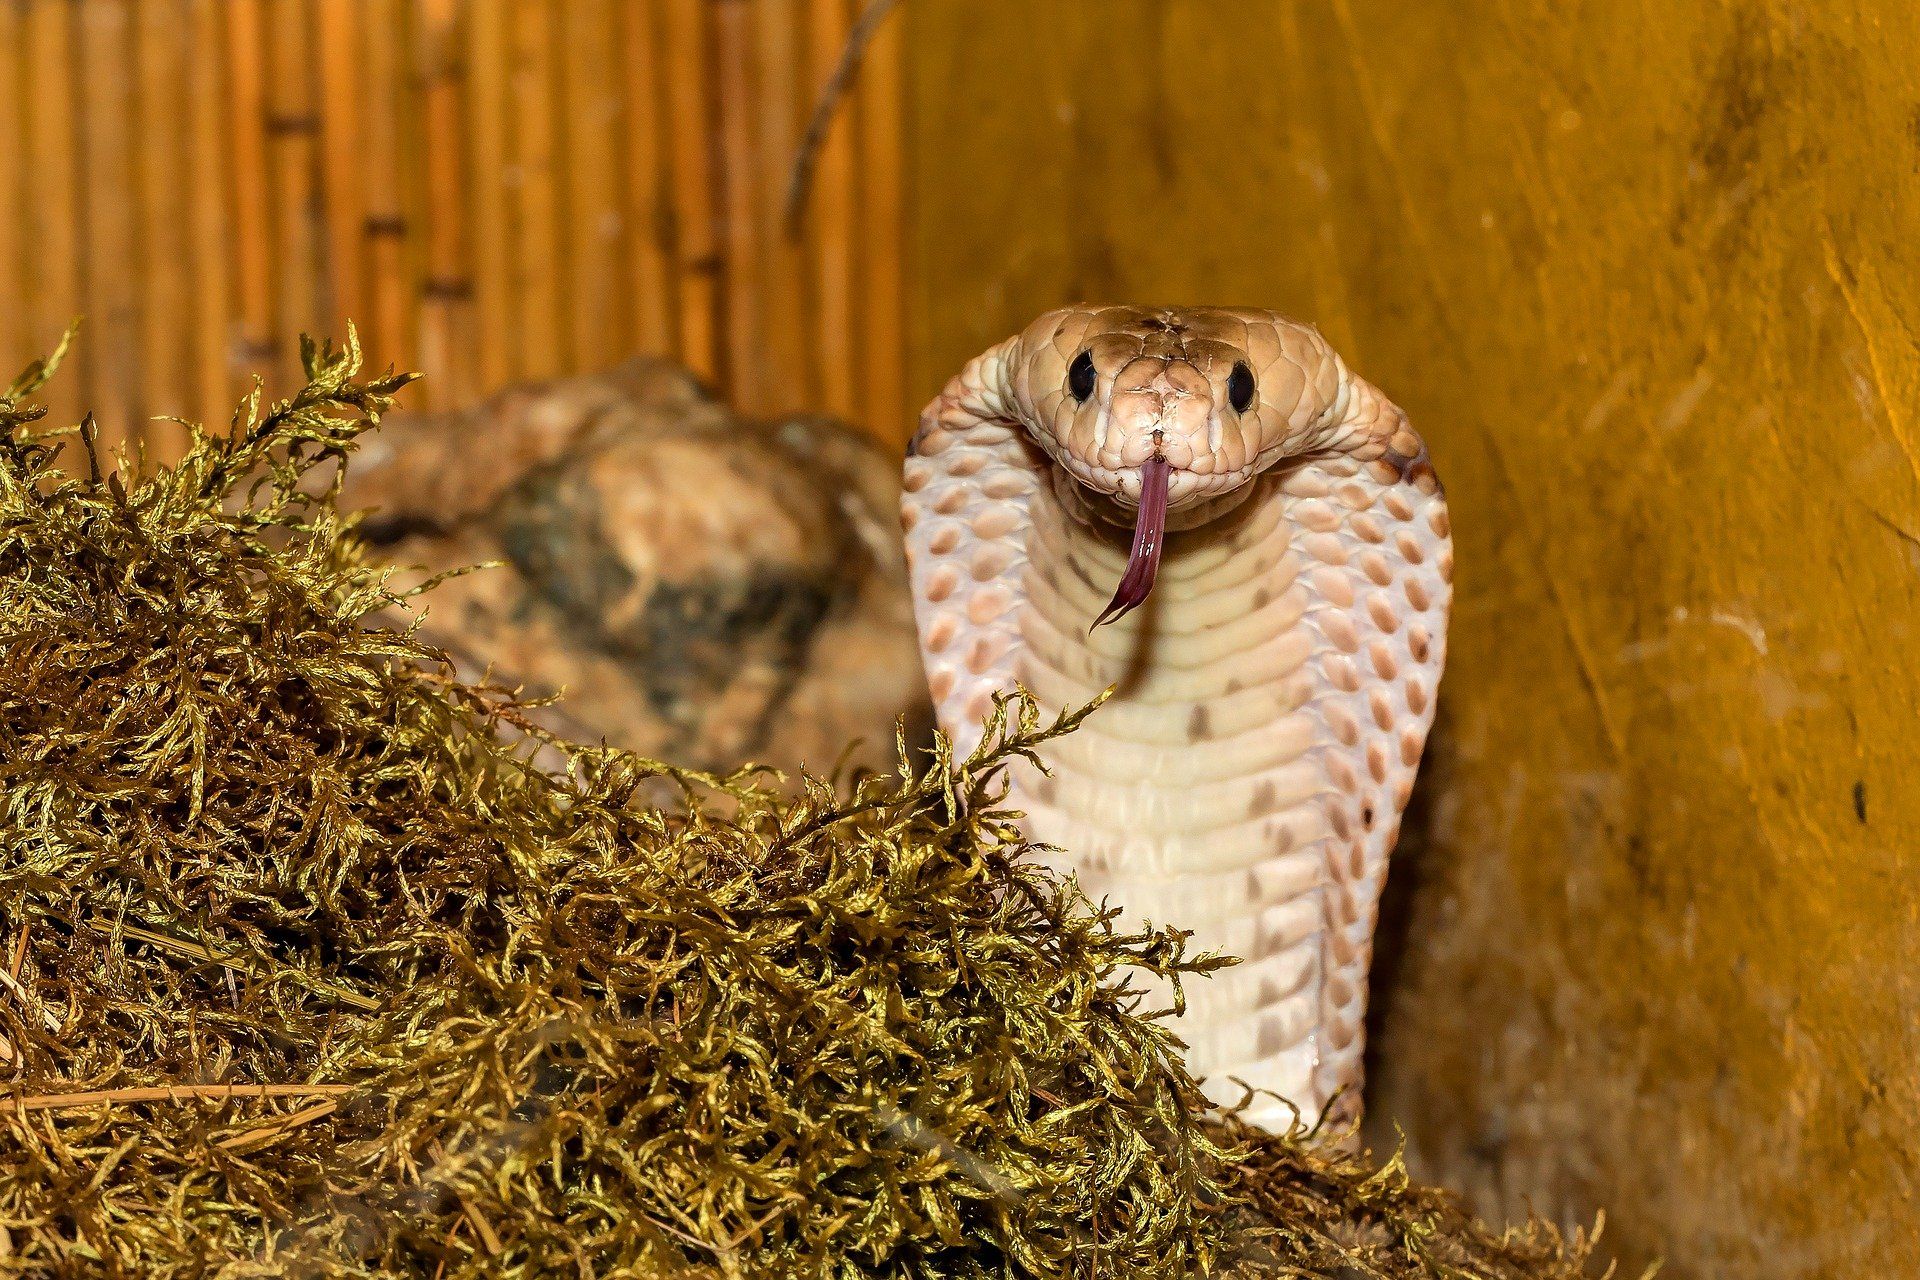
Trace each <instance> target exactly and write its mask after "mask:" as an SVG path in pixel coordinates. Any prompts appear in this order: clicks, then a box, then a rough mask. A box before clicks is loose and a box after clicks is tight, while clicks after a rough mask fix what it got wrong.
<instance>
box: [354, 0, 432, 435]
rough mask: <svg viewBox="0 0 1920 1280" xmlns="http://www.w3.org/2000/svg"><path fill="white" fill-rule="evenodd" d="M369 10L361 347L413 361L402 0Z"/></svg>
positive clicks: (375, 361) (407, 364)
mask: <svg viewBox="0 0 1920 1280" xmlns="http://www.w3.org/2000/svg"><path fill="white" fill-rule="evenodd" d="M366 12H367V19H368V20H367V28H366V39H365V41H364V42H363V43H362V45H361V58H362V60H363V61H362V66H363V67H364V74H365V76H366V90H365V101H366V113H365V117H364V119H365V122H366V139H367V150H366V157H365V162H366V174H367V184H366V193H367V220H366V224H365V228H364V230H365V235H366V262H367V280H368V296H367V303H368V326H367V327H368V331H369V334H368V338H367V341H366V348H367V354H368V358H369V359H368V363H369V364H371V365H372V366H373V367H374V368H381V367H383V366H385V365H388V364H392V365H395V366H397V367H399V368H403V369H413V368H417V367H418V364H419V355H418V346H417V331H416V329H415V327H414V317H415V306H416V304H417V302H418V296H417V294H416V293H415V291H414V288H413V285H412V281H411V278H410V275H409V266H410V261H411V258H412V252H411V251H412V245H411V243H410V242H411V241H412V240H413V239H414V237H415V236H416V235H417V234H418V228H416V227H414V226H413V225H412V224H411V223H410V222H409V221H408V219H407V210H406V203H405V196H404V193H403V191H402V186H401V184H402V183H403V181H404V177H403V174H402V170H401V164H402V156H403V154H404V143H403V140H402V130H403V129H404V128H405V123H404V122H405V121H406V119H407V107H408V103H407V100H406V99H407V94H406V85H405V75H406V73H405V70H404V65H403V61H402V58H401V54H400V51H401V48H402V43H401V42H402V40H403V39H404V35H403V33H404V31H405V21H406V20H405V15H404V14H403V13H402V11H401V6H400V0H368V4H367V11H366ZM423 399H425V397H423Z"/></svg>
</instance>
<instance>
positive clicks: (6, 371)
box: [0, 4, 37, 378]
mask: <svg viewBox="0 0 1920 1280" xmlns="http://www.w3.org/2000/svg"><path fill="white" fill-rule="evenodd" d="M22 8H23V7H22V6H20V5H11V4H9V5H0V298H6V299H8V303H7V305H5V306H0V377H7V378H10V377H12V376H13V373H14V371H15V370H18V369H21V368H24V367H25V366H26V364H27V362H28V361H29V360H31V359H33V358H34V356H35V354H37V353H35V352H34V351H32V350H31V347H32V338H31V337H30V336H29V317H28V310H27V306H26V305H25V304H26V300H27V299H28V298H29V297H31V296H32V294H31V292H30V286H29V284H28V281H27V272H26V265H27V264H26V261H25V258H24V257H23V255H22V249H23V246H24V241H25V239H26V236H25V227H24V223H25V220H26V216H27V211H26V208H25V207H24V206H23V205H22V204H21V194H20V189H21V175H22V174H24V173H25V172H26V164H25V156H26V154H27V151H26V127H27V125H26V118H25V113H24V112H23V111H22V110H21V97H22V94H23V92H24V90H25V88H26V68H25V66H24V62H25V57H26V36H25V25H26V24H25V22H24V21H23V13H22Z"/></svg>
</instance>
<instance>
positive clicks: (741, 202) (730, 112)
mask: <svg viewBox="0 0 1920 1280" xmlns="http://www.w3.org/2000/svg"><path fill="white" fill-rule="evenodd" d="M713 22H714V27H713V36H714V47H715V59H714V61H715V78H716V83H717V85H718V88H719V94H718V97H719V102H718V108H719V111H718V116H719V118H718V122H717V132H716V140H717V142H718V147H717V151H718V154H719V157H720V163H719V166H718V172H717V175H716V176H717V179H718V182H719V188H720V196H719V201H720V218H721V222H720V225H721V240H722V243H723V245H724V246H725V248H724V252H723V254H722V268H723V269H722V272H721V277H720V286H721V290H722V298H723V302H722V306H721V315H722V316H723V318H724V323H725V326H726V333H725V343H726V349H727V353H728V355H727V361H726V367H727V369H728V371H729V385H728V391H729V392H730V397H731V399H732V401H733V404H734V405H735V407H736V408H739V409H741V410H743V411H745V412H747V413H750V414H755V415H759V414H763V413H765V412H766V409H767V400H768V396H769V392H768V386H767V373H768V370H767V366H766V363H765V360H764V358H763V357H764V352H765V347H766V340H765V333H764V328H763V326H764V321H763V319H762V315H761V299H762V298H763V297H764V295H765V292H766V281H765V278H764V276H763V275H762V267H763V266H764V260H763V254H762V252H761V248H760V239H761V232H762V230H763V224H762V223H761V220H760V217H759V206H760V205H761V204H762V203H764V200H763V197H762V196H761V193H760V189H759V179H760V176H761V175H760V171H759V156H758V151H759V148H758V146H757V143H758V136H757V130H756V128H755V126H756V125H757V124H758V120H757V119H756V115H757V113H756V111H755V110H754V98H755V94H756V92H757V90H758V87H759V79H760V75H759V66H758V62H759V50H758V48H757V47H756V46H755V43H754V34H755V33H754V28H753V15H752V13H751V12H750V11H749V4H748V0H719V3H718V4H716V5H715V6H714V9H713Z"/></svg>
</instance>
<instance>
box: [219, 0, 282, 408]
mask: <svg viewBox="0 0 1920 1280" xmlns="http://www.w3.org/2000/svg"><path fill="white" fill-rule="evenodd" d="M264 3H265V0H229V2H228V4H227V6H226V15H227V83H228V87H229V89H230V91H231V95H232V102H231V106H230V107H229V111H230V113H231V115H230V125H229V127H230V129H231V136H230V139H229V145H230V147H231V160H232V169H231V170H230V176H231V180H232V182H233V238H234V246H233V247H234V255H235V260H234V265H235V268H236V275H237V278H238V285H239V303H240V350H239V355H240V359H241V362H242V364H243V366H244V367H246V368H248V369H250V370H251V371H254V372H258V373H261V374H263V375H264V374H268V373H269V372H274V371H273V370H272V368H271V366H272V364H273V362H274V357H275V355H276V353H277V351H278V344H277V342H276V338H277V337H278V335H277V334H276V333H275V331H274V327H273V318H274V305H273V294H274V290H273V286H274V279H273V223H272V208H271V206H270V204H269V203H268V194H267V191H268V188H267V87H266V68H265V65H264V62H263V58H264V57H265V48H264V44H265V37H264V34H263V31H262V23H263V21H264V14H265V9H264Z"/></svg>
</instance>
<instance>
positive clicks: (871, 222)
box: [0, 0, 905, 453]
mask: <svg viewBox="0 0 1920 1280" xmlns="http://www.w3.org/2000/svg"><path fill="white" fill-rule="evenodd" d="M859 8H860V0H0V300H4V303H3V304H0V366H4V367H5V368H7V369H9V370H11V369H12V368H14V367H17V366H18V365H20V364H23V363H24V362H25V361H26V360H27V359H28V358H29V357H30V356H31V355H33V354H36V353H39V352H41V351H43V350H44V349H45V348H47V347H48V346H49V345H50V344H51V343H52V342H53V341H54V340H55V338H56V337H57V336H58V334H59V333H60V331H61V329H62V328H63V327H64V326H65V325H66V323H67V322H68V320H69V319H70V318H71V317H74V316H77V315H84V317H85V323H84V327H83V330H82V340H81V342H80V344H79V346H78V348H77V353H76V356H75V358H74V361H73V364H72V365H70V366H69V371H68V374H67V376H65V377H63V378H61V379H60V380H59V382H58V383H57V384H56V386H55V389H54V393H53V399H54V402H55V408H56V410H57V411H58V412H59V413H60V414H61V415H62V416H63V417H64V418H68V419H71V418H72V417H73V416H75V415H76V414H77V413H78V412H79V410H80V409H81V408H82V407H83V406H84V407H88V408H91V409H93V410H94V411H95V412H97V413H98V414H99V416H100V418H101V421H102V426H103V434H105V435H107V436H108V437H110V438H111V437H114V436H115V435H121V436H125V435H141V434H145V435H146V436H147V437H148V438H149V439H150V440H151V442H152V443H153V445H154V447H155V448H156V449H158V450H159V451H161V452H163V453H164V452H165V451H166V450H167V448H168V447H169V443H168V442H169V441H170V440H171V439H173V438H175V432H174V429H173V428H171V427H169V426H166V425H164V424H158V425H156V424H151V423H147V422H145V420H147V419H149V418H151V417H153V416H155V415H161V414H182V415H186V416H190V417H199V418H210V419H224V418H225V416H226V415H227V413H228V412H230V409H231V406H232V404H233V401H234V400H235V398H236V397H237V396H238V395H239V394H240V393H241V392H242V391H243V389H244V387H245V386H246V385H247V378H248V376H249V375H250V374H251V373H252V372H254V371H256V370H258V371H261V372H264V373H266V374H267V375H268V378H269V385H270V386H271V387H274V388H284V387H285V385H286V382H287V379H288V378H289V377H290V376H291V374H292V369H293V366H294V364H295V361H296V350H297V348H296V344H295V339H296V338H297V335H298V334H299V333H300V332H302V331H311V332H315V333H318V334H326V335H339V334H340V333H342V332H343V331H344V327H345V323H346V321H347V319H348V318H352V319H353V320H354V321H355V322H356V323H357V324H358V325H359V326H360V330H361V334H362V339H363V342H364V344H365V346H366V348H367V350H368V352H369V354H370V356H371V358H372V359H373V360H374V361H376V362H378V363H379V364H385V363H388V362H392V363H395V364H398V365H400V366H402V367H410V368H415V369H419V370H422V371H423V372H425V373H426V374H427V381H426V382H425V384H424V385H423V386H421V387H420V388H418V389H417V390H416V391H415V392H413V393H410V400H409V403H411V404H413V405H416V406H421V407H441V406H449V405H456V404H461V403H465V402H468V401H471V400H472V399H474V398H475V397H476V396H478V395H480V394H482V393H484V392H486V391H489V390H491V389H493V388H496V387H498V386H500V385H502V384H503V383H506V382H509V381H511V380H515V379H521V378H538V377H545V376H549V375H553V374H558V373H564V372H568V371H574V370H588V369H595V368H601V367H604V366H606V365H609V364H611V363H614V362H616V361H618V360H620V359H622V358H623V357H625V356H627V355H629V354H631V353H633V352H636V351H648V352H661V353H668V354H672V355H675V356H678V357H679V358H681V359H682V360H684V361H685V362H686V363H687V364H689V365H690V366H691V367H693V368H694V369H695V370H697V371H699V372H700V373H702V374H704V375H706V376H707V377H709V378H710V379H712V380H714V381H716V382H718V383H719V384H721V385H722V386H723V387H724V388H725V389H726V390H727V391H728V393H729V394H730V395H731V396H732V398H733V399H734V400H735V402H736V403H737V404H738V405H740V407H742V408H743V409H746V410H748V411H750V412H753V413H760V414H768V413H775V412H780V411H784V410H790V409H798V408H803V407H805V408H821V407H824V408H827V409H830V410H832V411H834V412H836V413H839V414H842V415H845V416H847V417H850V418H853V419H855V420H857V421H861V422H864V423H868V424H873V425H876V426H879V427H881V428H882V429H883V431H884V433H885V434H887V435H889V436H893V437H897V436H899V435H900V434H901V428H900V427H899V426H898V423H899V422H900V421H902V420H904V419H903V414H904V412H905V410H904V401H903V392H902V390H901V385H900V381H901V379H900V341H899V336H898V335H899V333H900V328H901V322H900V315H899V311H900V306H901V300H900V256H901V255H900V252H899V239H900V227H901V212H900V205H901V193H900V172H901V170H900V165H899V160H898V155H899V140H900V134H901V128H900V119H899V112H900V100H901V93H900V81H899V70H900V62H899V56H898V39H899V36H898V32H897V29H896V28H897V26H898V24H897V22H889V23H886V24H884V25H883V26H882V27H881V28H880V29H879V30H880V35H879V38H878V40H877V41H876V43H875V45H874V46H873V48H872V50H871V52H870V54H869V57H868V59H867V61H866V64H865V66H864V68H863V71H862V74H861V76H860V78H859V80H858V81H857V82H856V88H855V91H854V93H853V94H852V96H851V97H850V98H849V99H848V100H847V101H846V102H845V103H844V104H843V107H842V109H841V111H840V112H839V113H838V115H837V116H836V117H835V122H834V125H833V128H832V129H831V131H830V132H829V133H828V134H827V135H826V141H825V146H824V148H823V150H822V151H821V152H820V153H819V160H818V165H817V168H816V181H815V182H814V184H813V187H812V197H811V200H810V201H809V202H808V204H807V206H806V209H805V216H804V219H803V220H802V222H801V224H800V226H799V228H798V231H797V234H789V232H788V230H787V229H786V228H785V226H784V223H783V219H782V215H781V206H782V202H783V196H784V191H785V188H786V185H787V179H788V170H789V167H790V166H791V164H792V162H793V157H794V154H795V152H796V149H797V148H798V145H799V142H800V139H801V136H802V132H803V130H804V128H805V125H806V120H807V117H808V115H809V113H810V110H811V107H812V104H813V102H814V101H815V99H816V97H817V95H818V93H819V90H820V88H821V86H822V85H823V84H825V83H826V82H827V80H828V79H829V77H830V74H831V71H832V69H833V67H834V65H835V63H836V61H837V60H838V58H839V57H840V54H841V51H842V47H843V45H844V43H845V40H846V36H847V33H848V31H849V29H850V27H851V25H852V23H853V21H854V19H855V17H856V14H857V12H858V10H859Z"/></svg>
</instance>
